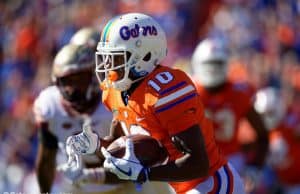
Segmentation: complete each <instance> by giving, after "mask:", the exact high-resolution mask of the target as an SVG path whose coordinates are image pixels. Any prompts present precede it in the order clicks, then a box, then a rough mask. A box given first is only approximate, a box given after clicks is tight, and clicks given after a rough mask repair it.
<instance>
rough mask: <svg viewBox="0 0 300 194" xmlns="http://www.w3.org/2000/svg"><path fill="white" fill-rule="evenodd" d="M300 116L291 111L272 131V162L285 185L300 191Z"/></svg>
mask: <svg viewBox="0 0 300 194" xmlns="http://www.w3.org/2000/svg"><path fill="white" fill-rule="evenodd" d="M299 123H300V117H299V115H297V114H296V113H294V112H289V113H288V114H287V115H286V116H285V118H284V119H283V120H282V122H281V123H280V125H278V127H276V128H275V129H273V130H272V131H271V132H270V153H271V154H270V156H271V157H270V159H269V160H270V163H271V164H273V165H272V166H273V167H274V169H275V171H276V174H277V176H278V178H279V180H280V182H281V183H283V184H284V185H285V186H291V187H295V186H296V185H298V191H300V177H299V173H300V168H299V164H300V149H299V146H300V134H299V130H300V128H299Z"/></svg>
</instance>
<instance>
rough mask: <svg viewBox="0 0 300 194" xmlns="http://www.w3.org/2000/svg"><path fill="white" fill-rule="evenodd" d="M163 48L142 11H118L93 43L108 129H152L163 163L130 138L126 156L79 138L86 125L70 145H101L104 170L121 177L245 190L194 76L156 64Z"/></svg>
mask: <svg viewBox="0 0 300 194" xmlns="http://www.w3.org/2000/svg"><path fill="white" fill-rule="evenodd" d="M166 54H167V43H166V36H165V33H164V31H163V30H162V28H161V26H160V25H159V24H158V23H157V22H156V21H155V20H153V19H152V18H151V17H149V16H147V15H144V14H140V13H129V14H125V15H121V16H117V17H115V18H113V19H112V20H110V21H109V22H108V23H107V25H106V26H105V28H104V30H103V33H102V37H101V40H100V42H99V44H98V46H97V53H96V73H97V76H98V79H99V81H100V84H101V87H102V89H103V95H102V100H103V102H104V104H105V105H106V106H107V107H108V108H109V109H110V110H111V111H112V112H113V115H114V123H116V125H115V126H116V127H115V128H114V129H115V130H114V133H112V134H115V136H117V134H118V132H120V131H119V130H121V132H122V133H121V134H125V135H127V134H134V133H143V134H148V135H151V136H152V137H154V138H156V139H157V140H159V141H160V142H161V143H162V144H163V145H164V146H165V147H166V148H167V150H168V153H169V161H168V163H167V164H165V165H159V166H155V167H150V168H148V167H145V166H142V165H141V164H140V162H139V161H138V160H137V159H136V157H135V155H134V147H133V145H132V142H131V141H127V143H126V146H127V153H126V154H125V156H124V157H123V158H116V157H113V156H111V155H110V154H109V153H108V152H107V151H106V150H105V148H104V147H101V141H98V142H97V143H95V142H94V141H93V140H92V138H88V139H86V141H83V139H82V138H80V137H82V136H86V137H92V135H93V134H91V133H85V132H83V133H81V134H79V135H76V136H72V137H69V138H68V142H67V143H68V146H69V147H70V149H71V150H74V151H75V152H76V153H79V154H86V153H94V152H99V150H100V148H101V150H102V153H103V155H104V157H105V158H106V159H105V162H104V167H106V169H107V171H106V174H107V175H108V174H110V172H112V173H114V174H116V175H117V176H118V177H119V178H120V179H125V180H132V181H136V182H139V183H144V182H146V181H148V180H150V181H167V182H169V183H170V185H171V186H172V187H173V188H174V190H175V191H176V193H179V194H183V193H187V194H188V193H194V194H200V193H244V191H243V185H242V181H241V179H240V177H239V175H238V174H237V172H236V171H235V170H234V168H233V167H232V166H231V165H230V164H228V163H227V161H226V159H225V158H224V157H223V156H222V155H221V154H220V152H219V148H218V146H217V145H216V143H215V140H214V133H213V129H212V125H211V123H210V121H209V120H208V119H207V118H206V117H205V115H204V108H203V106H202V104H201V100H200V98H199V95H198V93H197V91H196V87H195V86H194V84H193V82H192V81H191V79H190V78H189V77H188V76H187V75H186V74H185V73H184V72H182V71H180V70H175V69H171V68H169V67H165V66H162V65H160V63H161V62H162V60H163V59H164V58H165V56H166ZM120 126H121V127H120ZM81 144H85V145H89V147H88V148H86V147H83V146H81Z"/></svg>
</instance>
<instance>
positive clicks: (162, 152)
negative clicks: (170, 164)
mask: <svg viewBox="0 0 300 194" xmlns="http://www.w3.org/2000/svg"><path fill="white" fill-rule="evenodd" d="M127 138H130V139H131V140H132V142H133V146H134V153H135V156H136V157H137V158H138V159H139V160H140V162H141V164H142V165H143V166H148V167H151V166H155V165H159V164H162V163H163V162H165V161H167V159H168V152H167V150H166V148H165V147H163V146H162V145H161V143H160V142H159V141H157V140H156V139H154V138H152V137H151V136H148V135H141V134H135V135H130V136H122V137H119V138H118V139H116V140H115V141H113V142H112V143H111V144H110V145H109V146H108V147H107V151H108V152H109V153H111V155H113V156H115V157H118V158H121V157H123V156H124V154H125V141H126V139H127Z"/></svg>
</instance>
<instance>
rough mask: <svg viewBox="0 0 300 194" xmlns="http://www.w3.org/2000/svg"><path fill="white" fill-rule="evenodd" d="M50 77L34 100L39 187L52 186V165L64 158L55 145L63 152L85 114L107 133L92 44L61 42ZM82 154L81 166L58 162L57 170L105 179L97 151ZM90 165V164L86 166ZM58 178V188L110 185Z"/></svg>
mask: <svg viewBox="0 0 300 194" xmlns="http://www.w3.org/2000/svg"><path fill="white" fill-rule="evenodd" d="M52 78H53V82H54V84H55V85H53V86H49V87H47V88H46V89H44V90H43V91H41V93H40V95H39V96H38V97H37V99H36V100H35V103H34V113H35V119H36V124H37V126H38V128H39V135H40V143H39V150H38V156H37V164H36V170H37V171H36V173H37V178H38V183H39V187H40V192H42V193H46V192H50V191H51V188H52V184H53V181H54V179H55V175H56V167H57V166H58V165H59V164H60V163H61V164H62V162H65V161H66V157H65V158H57V157H56V156H57V154H58V153H59V151H62V153H63V154H66V152H65V141H66V138H67V137H68V136H70V135H73V134H76V133H80V132H81V128H82V124H83V123H84V122H85V121H86V120H87V119H88V120H90V122H91V125H92V127H93V128H94V129H95V133H96V134H97V135H99V136H100V137H104V136H106V135H108V134H109V127H110V119H111V117H112V115H111V113H109V112H108V111H107V110H106V109H105V108H104V106H103V105H102V104H101V92H100V90H99V88H98V84H97V82H96V79H95V76H94V52H93V50H92V49H91V48H90V47H86V46H84V45H74V44H68V45H66V46H64V47H63V48H62V49H61V50H60V51H59V52H58V54H57V55H56V57H55V59H54V62H53V68H52ZM59 148H60V150H59ZM58 156H59V155H58ZM56 159H58V161H57V163H58V164H56ZM59 160H60V161H59ZM63 160H65V161H63ZM82 160H83V168H75V167H73V168H66V166H63V165H61V166H60V171H61V172H62V173H63V174H64V175H65V177H67V178H68V179H69V181H70V182H73V183H78V182H79V180H83V179H85V181H91V182H93V181H94V182H98V181H100V182H101V181H103V180H102V179H103V175H102V174H101V173H103V172H102V171H103V170H102V168H100V164H101V161H100V160H99V158H98V157H97V156H95V155H94V156H84V157H83V158H82ZM91 167H93V168H92V170H86V169H85V168H91ZM96 167H97V168H96ZM58 182H61V183H59V186H60V188H57V189H58V191H69V192H76V193H85V192H91V191H105V190H110V189H111V190H112V189H114V187H109V186H107V187H105V186H95V185H92V186H90V185H88V184H86V185H83V186H82V187H75V186H74V185H71V184H68V183H67V182H66V181H62V180H60V181H58ZM68 187H69V188H68Z"/></svg>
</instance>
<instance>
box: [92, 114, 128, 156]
mask: <svg viewBox="0 0 300 194" xmlns="http://www.w3.org/2000/svg"><path fill="white" fill-rule="evenodd" d="M109 131H110V134H109V136H106V137H104V138H99V140H98V141H99V142H98V143H99V145H100V146H98V147H97V149H96V151H95V153H96V155H97V156H98V157H100V158H104V157H103V155H102V153H101V147H105V148H106V147H107V146H108V145H109V144H110V143H111V142H113V141H114V140H115V139H117V138H118V137H121V136H123V135H124V132H123V130H122V127H121V124H120V122H118V121H117V120H116V119H113V120H112V122H111V126H110V130H109Z"/></svg>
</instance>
